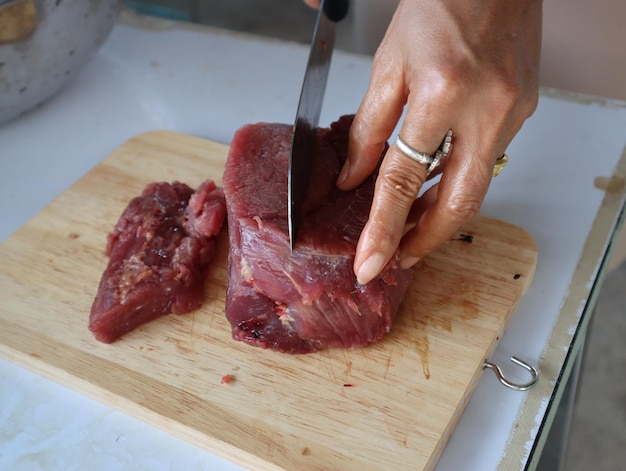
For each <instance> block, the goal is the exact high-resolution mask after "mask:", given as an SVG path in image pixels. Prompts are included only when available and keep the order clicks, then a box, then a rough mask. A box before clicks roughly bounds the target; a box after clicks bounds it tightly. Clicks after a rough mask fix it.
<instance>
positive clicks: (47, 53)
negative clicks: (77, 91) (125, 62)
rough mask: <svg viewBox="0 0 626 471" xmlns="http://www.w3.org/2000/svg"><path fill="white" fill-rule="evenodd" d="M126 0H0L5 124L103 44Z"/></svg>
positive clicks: (0, 102)
mask: <svg viewBox="0 0 626 471" xmlns="http://www.w3.org/2000/svg"><path fill="white" fill-rule="evenodd" d="M120 5H121V0H0V123H3V122H6V121H8V120H10V119H13V118H15V117H17V116H19V115H20V114H22V113H24V112H26V111H28V110H30V109H32V108H34V107H36V106H38V105H40V104H41V103H43V102H44V101H46V100H47V99H48V98H50V97H51V96H53V95H54V94H56V93H57V92H59V91H60V90H61V89H62V88H63V87H64V86H65V85H66V83H67V82H68V81H70V80H71V79H72V78H73V77H74V76H75V75H76V74H77V72H78V71H79V70H80V69H81V68H82V67H83V65H84V64H85V63H86V62H88V61H89V59H90V58H91V57H92V56H93V55H94V54H95V53H96V51H97V50H98V49H99V48H100V46H101V45H102V43H103V42H104V40H105V39H106V38H107V36H108V35H109V33H110V32H111V29H112V27H113V25H114V24H115V21H116V20H117V16H118V13H119V9H120Z"/></svg>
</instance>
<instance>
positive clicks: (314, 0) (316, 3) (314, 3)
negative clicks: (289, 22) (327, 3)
mask: <svg viewBox="0 0 626 471" xmlns="http://www.w3.org/2000/svg"><path fill="white" fill-rule="evenodd" d="M304 3H306V4H307V5H308V6H310V7H311V8H315V9H316V10H317V9H319V7H320V0H304Z"/></svg>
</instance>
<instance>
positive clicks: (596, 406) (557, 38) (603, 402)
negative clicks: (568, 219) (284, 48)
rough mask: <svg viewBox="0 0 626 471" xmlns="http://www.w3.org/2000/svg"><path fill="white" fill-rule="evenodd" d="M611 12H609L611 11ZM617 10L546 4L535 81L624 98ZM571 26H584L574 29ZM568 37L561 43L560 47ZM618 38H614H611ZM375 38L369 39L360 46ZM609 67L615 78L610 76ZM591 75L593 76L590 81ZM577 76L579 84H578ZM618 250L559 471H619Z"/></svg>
mask: <svg viewBox="0 0 626 471" xmlns="http://www.w3.org/2000/svg"><path fill="white" fill-rule="evenodd" d="M359 1H361V2H367V1H371V0H359ZM128 3H132V4H133V5H134V6H137V5H141V4H144V5H148V6H150V7H151V8H152V12H153V13H159V12H160V13H165V14H168V15H169V16H170V17H178V18H180V19H186V20H189V21H195V22H199V23H204V24H209V25H213V26H218V27H227V28H230V29H235V30H239V31H245V32H250V33H255V34H261V35H267V36H271V37H278V38H281V39H286V40H291V41H299V42H303V43H308V42H309V41H310V38H311V34H312V25H313V21H314V17H315V14H314V12H313V11H312V10H311V9H309V8H308V7H306V6H305V5H304V4H303V2H302V0H223V1H212V2H202V1H199V0H196V1H194V0H148V1H146V2H142V1H138V0H133V1H132V2H131V1H129V2H128ZM155 5H156V6H157V7H158V8H157V9H155V8H154V7H155ZM372 5H373V4H372ZM611 9H614V10H616V12H615V13H614V14H612V12H611ZM622 13H626V3H624V2H618V1H615V0H599V2H597V3H596V2H585V1H584V0H554V1H552V2H547V3H546V4H545V5H544V14H545V19H546V23H548V25H547V26H548V28H547V31H546V32H547V34H544V39H545V38H547V40H548V41H551V44H549V47H544V57H543V62H542V68H544V70H545V71H544V75H543V78H542V84H543V85H547V86H556V87H558V88H570V89H572V90H574V91H580V92H585V93H591V94H597V95H604V96H609V97H612V98H620V99H626V78H624V77H626V73H624V72H626V70H623V69H619V68H617V69H616V65H615V61H618V62H619V61H620V60H621V64H622V67H626V56H625V53H624V51H625V50H626V49H624V48H623V44H624V42H625V41H626V30H624V29H623V28H622V26H621V24H622V20H623V15H622ZM617 18H621V19H622V20H617ZM385 21H386V20H385V18H384V17H381V18H377V23H378V24H379V25H380V24H384V22H385ZM568 22H569V23H568ZM359 24H361V23H360V18H358V17H356V18H355V15H354V12H352V14H351V15H349V17H348V18H347V19H346V20H345V21H344V22H343V23H342V24H341V28H340V29H339V31H338V37H337V48H339V49H343V50H347V51H357V52H368V47H369V48H370V49H371V46H367V45H366V46H363V44H365V43H363V41H360V40H359V38H358V35H357V34H356V31H357V30H358V29H359V28H358V26H359ZM579 24H582V25H584V26H585V27H582V28H580V27H579ZM590 28H596V29H598V30H599V31H597V32H598V34H595V32H592V33H590ZM379 29H380V28H379ZM578 31H582V32H583V33H584V34H579V33H578ZM600 33H602V34H600ZM377 34H380V33H377ZM568 34H569V36H570V41H569V43H568V42H564V41H565V40H567V36H568ZM590 34H593V38H594V40H595V41H596V43H595V47H596V52H595V53H594V54H592V57H590V56H589V55H587V56H586V57H588V58H589V61H591V62H592V63H593V67H588V66H585V65H584V60H583V59H585V56H584V54H583V56H581V57H580V58H579V57H578V56H577V55H576V52H577V51H578V49H576V47H577V46H576V45H577V44H579V43H581V44H582V45H583V46H584V47H583V46H580V47H581V48H582V49H584V50H585V51H587V52H589V51H591V52H593V46H594V44H591V45H590V42H589V41H588V36H589V35H590ZM619 34H622V36H621V40H616V39H619V38H616V35H619ZM585 35H587V36H585ZM376 40H377V35H374V37H370V38H368V41H366V43H368V42H369V44H372V43H376ZM591 42H592V43H593V41H591ZM611 48H612V49H611ZM369 52H371V51H369ZM546 52H547V54H548V55H547V56H546V54H545V53H546ZM579 59H581V60H583V62H582V63H581V62H580V60H579ZM622 59H623V60H622ZM568 61H569V62H568ZM556 65H558V67H557V66H556ZM585 68H586V69H591V70H593V74H592V75H591V76H590V75H589V74H588V71H585V70H584V69H585ZM616 70H617V71H618V72H619V74H618V75H617V76H614V74H615V72H616ZM603 74H604V75H603ZM611 74H613V75H611ZM585 76H586V77H585ZM594 76H595V77H599V78H598V79H597V80H595V79H594ZM585 78H586V80H587V81H586V82H584V81H581V80H583V79H585ZM611 78H612V79H613V80H612V81H611V80H610V79H611ZM570 85H571V86H570ZM599 87H600V88H599ZM601 87H604V88H601ZM603 90H606V93H602V91H603ZM618 246H619V248H618V250H617V251H616V255H615V257H616V258H615V259H614V261H613V263H612V265H611V266H612V268H613V267H616V268H614V269H613V270H612V271H611V273H610V274H609V275H608V276H607V278H606V281H605V285H604V288H603V290H602V293H601V295H600V299H599V302H598V306H597V308H596V312H595V316H594V320H593V324H592V331H591V335H590V337H589V339H588V343H587V345H586V354H585V358H584V362H583V370H582V373H581V382H580V384H579V390H578V395H577V398H576V406H575V409H574V415H573V420H572V423H571V428H570V435H569V446H568V448H567V449H568V451H567V455H566V460H565V466H564V467H563V469H564V470H567V471H583V470H584V471H587V470H590V469H593V470H595V471H613V470H620V469H624V463H626V374H625V373H626V341H625V339H626V290H625V289H624V288H625V287H626V262H624V263H622V262H621V260H623V258H624V256H625V255H626V236H622V240H621V241H620V243H619V244H618ZM543 464H544V466H543V467H542V468H541V469H543V470H548V469H549V470H550V471H552V470H554V471H557V470H556V468H554V466H553V465H552V464H551V463H550V464H548V465H547V467H546V465H545V463H543Z"/></svg>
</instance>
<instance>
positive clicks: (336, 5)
mask: <svg viewBox="0 0 626 471" xmlns="http://www.w3.org/2000/svg"><path fill="white" fill-rule="evenodd" d="M349 3H350V2H349V1H348V0H324V6H323V7H322V8H323V10H324V14H325V15H326V17H327V18H328V19H329V20H330V21H334V22H335V23H336V22H338V21H341V20H343V19H344V18H345V17H346V15H347V14H348V5H349Z"/></svg>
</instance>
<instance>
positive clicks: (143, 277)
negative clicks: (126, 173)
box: [89, 180, 226, 343]
mask: <svg viewBox="0 0 626 471" xmlns="http://www.w3.org/2000/svg"><path fill="white" fill-rule="evenodd" d="M225 213H226V207H225V203H224V194H223V192H222V190H221V188H217V187H216V186H215V183H214V182H212V181H210V180H207V181H205V182H204V183H202V185H201V186H200V187H199V188H198V190H197V191H196V192H194V191H193V189H192V188H190V187H189V186H187V185H185V184H183V183H179V182H174V183H171V184H170V183H163V182H161V183H152V184H150V185H148V186H147V187H146V188H145V189H144V191H143V193H142V194H141V196H138V197H136V198H134V199H133V200H132V201H131V202H130V203H129V205H128V206H127V207H126V209H125V210H124V212H123V213H122V215H121V217H120V219H119V221H118V222H117V224H116V225H115V227H114V229H113V231H112V232H111V233H110V234H109V235H108V243H107V249H106V253H107V255H108V256H109V257H110V259H109V263H108V266H107V268H106V269H105V271H104V273H103V275H102V279H101V281H100V285H99V287H98V292H97V294H96V298H95V300H94V302H93V305H92V308H91V314H90V317H89V329H90V330H91V331H92V332H93V334H94V336H95V337H96V339H98V340H100V341H101V342H105V343H111V342H114V341H115V340H117V339H118V338H119V337H121V336H122V335H124V334H125V333H127V332H130V331H131V330H133V329H135V328H136V327H138V326H140V325H141V324H144V323H146V322H148V321H151V320H153V319H155V318H157V317H159V316H163V315H165V314H168V313H170V312H174V313H176V314H184V313H187V312H190V311H193V310H195V309H197V308H199V307H200V306H201V305H202V301H203V288H204V281H205V277H206V269H207V267H208V265H209V263H210V261H211V260H212V258H213V255H214V253H215V245H216V241H215V236H216V235H217V234H218V233H219V232H220V230H221V227H222V224H223V222H224V219H225Z"/></svg>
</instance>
